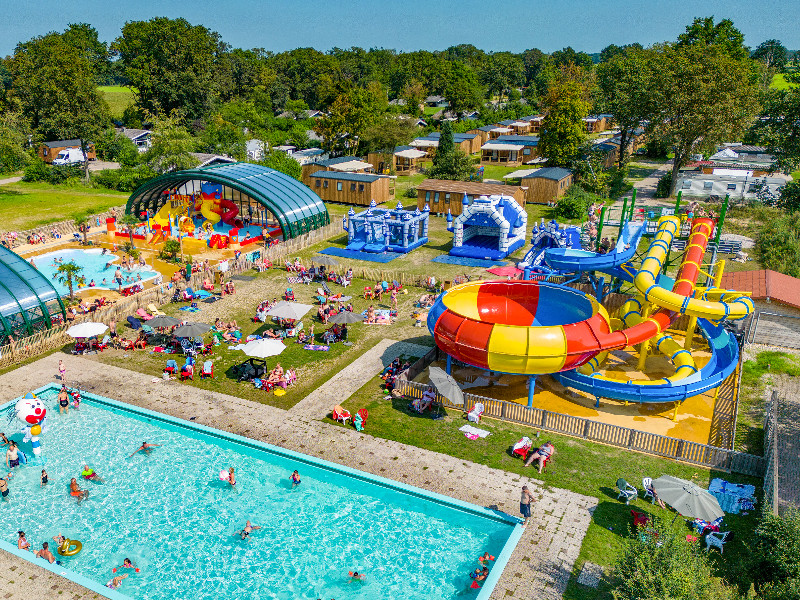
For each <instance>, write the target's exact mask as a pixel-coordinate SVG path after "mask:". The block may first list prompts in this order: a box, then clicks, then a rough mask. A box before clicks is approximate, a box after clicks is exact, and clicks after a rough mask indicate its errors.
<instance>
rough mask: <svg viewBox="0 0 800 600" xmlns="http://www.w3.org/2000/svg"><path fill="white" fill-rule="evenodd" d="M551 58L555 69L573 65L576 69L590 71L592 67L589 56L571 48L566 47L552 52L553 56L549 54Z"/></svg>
mask: <svg viewBox="0 0 800 600" xmlns="http://www.w3.org/2000/svg"><path fill="white" fill-rule="evenodd" d="M551 57H552V59H553V64H554V65H555V66H556V67H567V66H569V65H575V66H576V67H581V68H583V69H591V68H592V67H593V66H594V63H593V62H592V57H591V56H589V55H588V54H586V52H577V51H575V50H574V49H573V48H572V46H567V47H566V48H563V49H561V50H556V51H555V52H553V54H551Z"/></svg>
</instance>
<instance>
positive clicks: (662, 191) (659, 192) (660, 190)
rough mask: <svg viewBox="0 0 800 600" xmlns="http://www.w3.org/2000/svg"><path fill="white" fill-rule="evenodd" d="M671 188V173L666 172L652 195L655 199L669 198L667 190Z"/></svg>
mask: <svg viewBox="0 0 800 600" xmlns="http://www.w3.org/2000/svg"><path fill="white" fill-rule="evenodd" d="M671 187H672V172H670V171H668V172H666V173H664V174H663V175H662V176H661V179H659V180H658V185H657V186H656V191H655V193H654V194H653V195H654V196H655V197H656V198H669V190H670V188H671Z"/></svg>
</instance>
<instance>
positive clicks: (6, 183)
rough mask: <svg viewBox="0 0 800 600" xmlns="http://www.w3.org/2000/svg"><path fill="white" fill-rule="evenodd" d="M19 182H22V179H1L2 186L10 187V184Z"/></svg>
mask: <svg viewBox="0 0 800 600" xmlns="http://www.w3.org/2000/svg"><path fill="white" fill-rule="evenodd" d="M18 181H22V177H8V178H6V179H0V185H8V184H9V183H17V182H18Z"/></svg>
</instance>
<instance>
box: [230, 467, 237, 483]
mask: <svg viewBox="0 0 800 600" xmlns="http://www.w3.org/2000/svg"><path fill="white" fill-rule="evenodd" d="M228 483H230V484H231V487H235V486H236V474H235V473H234V471H233V467H231V468H230V469H228Z"/></svg>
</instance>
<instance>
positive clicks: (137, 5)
mask: <svg viewBox="0 0 800 600" xmlns="http://www.w3.org/2000/svg"><path fill="white" fill-rule="evenodd" d="M701 4H702V8H700V5H701ZM712 14H713V15H714V16H715V17H716V18H717V19H718V20H719V19H722V18H726V17H727V18H730V19H732V20H733V21H734V23H735V24H736V26H737V27H738V28H739V29H740V30H741V31H742V32H743V33H744V34H745V40H746V43H747V44H748V45H750V46H753V47H754V46H756V45H758V44H759V43H760V42H762V41H764V40H765V39H769V38H777V39H779V40H781V41H782V42H783V43H784V45H785V46H787V47H788V48H789V49H800V28H798V27H797V23H798V22H800V2H797V1H796V0H795V1H792V0H780V1H777V0H747V1H744V0H725V1H718V0H706V1H705V2H702V3H699V2H697V1H696V0H668V1H664V0H661V1H659V2H655V1H654V0H649V1H648V0H644V1H642V0H640V1H633V0H604V1H595V2H592V1H589V0H572V1H569V2H566V1H563V0H562V1H558V0H505V1H504V2H492V1H486V0H480V1H478V0H450V1H449V2H442V1H440V0H427V1H426V0H391V1H388V0H366V1H365V0H358V1H356V0H327V1H325V2H322V1H318V0H308V1H305V2H304V1H302V0H247V1H245V0H189V1H187V0H122V1H119V0H116V1H115V0H102V1H101V0H35V1H33V0H0V55H3V56H5V55H6V54H9V53H11V52H13V49H14V46H15V45H16V43H17V42H19V41H24V40H27V39H30V38H31V37H34V36H36V35H40V34H43V33H47V32H48V31H54V30H55V31H61V30H63V29H64V28H65V27H66V26H67V24H68V23H70V22H87V23H91V24H92V25H94V26H95V27H96V28H97V30H98V31H99V33H100V36H101V38H102V39H104V40H106V41H111V40H113V39H114V38H115V37H117V35H119V31H120V28H121V26H122V25H123V24H124V23H125V21H133V20H146V19H149V18H151V17H154V16H168V17H184V18H186V19H187V20H189V21H190V22H192V23H194V24H202V25H205V26H206V27H209V28H210V29H213V30H216V31H218V32H219V33H220V34H221V35H222V37H223V39H224V40H225V41H227V42H228V43H229V44H231V45H233V46H234V47H241V48H254V47H262V48H266V49H267V50H274V51H283V50H289V49H292V48H298V47H303V46H313V47H315V48H317V49H320V50H327V49H329V48H332V47H334V46H339V47H342V48H347V47H350V46H362V47H365V48H369V47H384V48H395V49H398V50H415V49H420V48H422V49H427V50H440V49H444V48H446V47H447V46H450V45H455V44H460V43H472V44H475V45H476V46H478V47H479V48H482V49H484V50H495V51H496V50H511V51H514V52H519V51H522V50H524V49H526V48H539V49H541V50H544V51H545V52H552V51H553V50H558V49H560V48H563V47H565V46H572V47H573V48H575V49H577V50H584V51H586V52H598V51H600V50H601V49H602V48H603V47H605V46H606V45H608V44H609V43H615V44H620V45H621V44H627V43H631V42H640V43H642V44H644V45H647V44H651V43H653V42H660V41H664V40H673V39H675V38H676V37H677V36H678V34H679V33H681V32H682V31H683V29H684V27H685V26H686V25H687V24H688V23H690V22H691V21H692V19H693V18H694V17H695V16H708V15H712Z"/></svg>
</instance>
